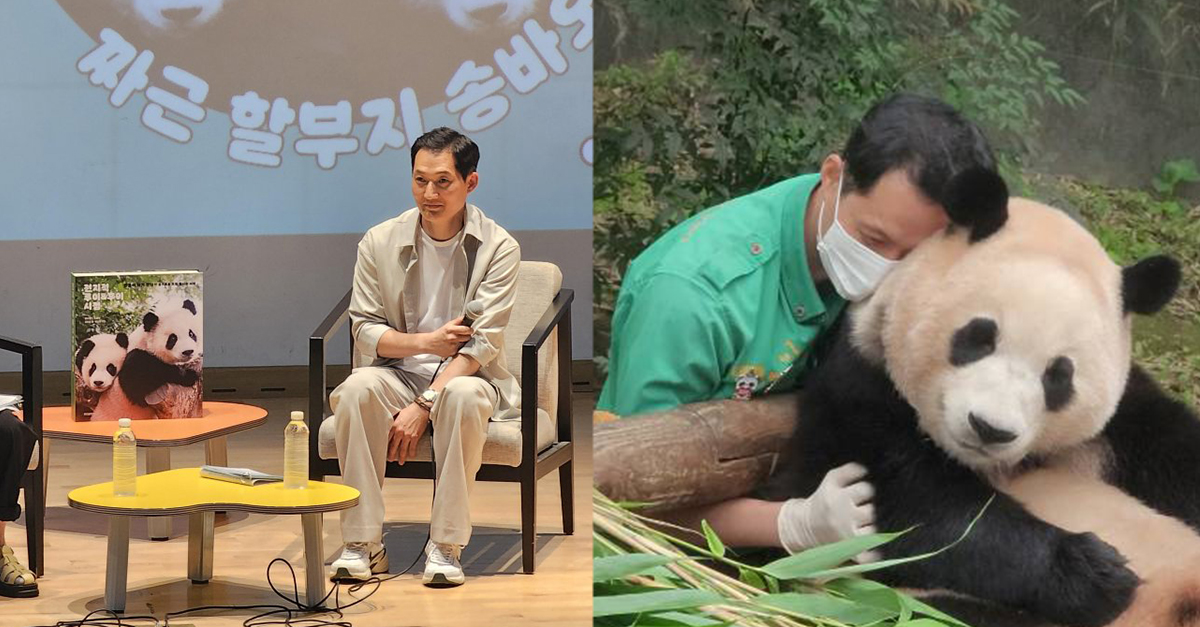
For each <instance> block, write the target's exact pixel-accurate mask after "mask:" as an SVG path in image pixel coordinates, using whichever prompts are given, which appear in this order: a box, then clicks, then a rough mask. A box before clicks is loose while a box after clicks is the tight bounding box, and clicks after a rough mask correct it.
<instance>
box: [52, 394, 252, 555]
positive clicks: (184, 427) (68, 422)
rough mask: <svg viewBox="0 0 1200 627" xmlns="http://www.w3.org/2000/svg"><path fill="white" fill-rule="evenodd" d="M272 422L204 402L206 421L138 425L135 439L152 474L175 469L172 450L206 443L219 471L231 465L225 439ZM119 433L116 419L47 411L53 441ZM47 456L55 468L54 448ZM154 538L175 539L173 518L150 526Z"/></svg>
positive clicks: (248, 409)
mask: <svg viewBox="0 0 1200 627" xmlns="http://www.w3.org/2000/svg"><path fill="white" fill-rule="evenodd" d="M266 421H267V410H265V409H263V408H261V407H255V406H253V405H245V404H242V403H223V402H219V401H205V402H204V416H202V417H200V418H171V419H169V420H135V421H133V435H134V436H136V437H137V444H138V447H139V448H145V449H146V474H149V473H152V472H160V471H163V470H170V469H171V447H172V446H186V445H188V444H199V443H200V442H203V443H204V461H205V463H206V464H210V465H213V466H228V465H229V451H228V448H227V442H226V440H225V437H226V436H228V435H230V434H233V433H237V432H239V431H246V430H249V429H253V428H255V427H257V426H259V425H261V424H263V423H265V422H266ZM116 430H117V423H116V421H115V420H104V421H100V422H77V421H75V420H74V419H73V417H72V415H71V407H70V406H69V405H66V406H58V407H47V408H45V409H44V410H42V434H43V435H44V436H45V437H47V438H53V439H59V440H76V441H80V442H97V443H100V444H110V445H111V444H112V437H113V433H115V432H116ZM45 448H46V450H44V451H42V460H43V464H45V465H44V466H43V467H44V468H47V469H48V468H49V463H48V460H49V448H50V447H48V446H47V447H45ZM147 526H148V528H149V531H150V539H152V540H166V539H167V538H169V537H170V536H171V519H170V518H167V517H152V518H150V519H149V520H148V521H147Z"/></svg>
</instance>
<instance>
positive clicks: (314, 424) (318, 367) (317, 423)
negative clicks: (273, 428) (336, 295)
mask: <svg viewBox="0 0 1200 627" xmlns="http://www.w3.org/2000/svg"><path fill="white" fill-rule="evenodd" d="M351 294H353V290H349V291H347V292H346V295H345V296H343V297H342V300H341V301H339V302H338V304H337V305H334V307H333V309H332V310H330V312H329V314H328V315H326V316H325V319H324V320H322V321H321V324H320V325H318V326H317V328H316V330H314V331H313V332H312V333H311V334H310V335H309V337H308V468H309V475H310V476H311V475H313V474H315V473H316V469H317V468H318V467H319V466H320V462H321V458H320V456H319V455H318V453H317V432H318V431H320V429H321V421H322V420H324V419H325V374H326V371H325V343H326V342H328V341H329V338H331V337H333V334H334V333H337V331H338V329H340V328H341V327H342V325H344V324H346V320H347V319H349V317H350V296H351ZM318 474H319V473H318Z"/></svg>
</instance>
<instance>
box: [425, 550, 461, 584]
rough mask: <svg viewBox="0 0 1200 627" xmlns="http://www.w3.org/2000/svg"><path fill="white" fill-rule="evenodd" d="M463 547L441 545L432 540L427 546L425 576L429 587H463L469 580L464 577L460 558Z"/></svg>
mask: <svg viewBox="0 0 1200 627" xmlns="http://www.w3.org/2000/svg"><path fill="white" fill-rule="evenodd" d="M461 554H462V547H460V546H458V545H457V544H439V543H435V542H434V541H432V540H430V541H429V543H428V544H426V545H425V555H426V557H425V576H424V577H423V578H422V580H423V581H424V582H425V585H427V586H461V585H462V583H463V582H464V581H466V580H467V578H466V577H465V576H463V569H462V564H460V563H458V557H459V555H461Z"/></svg>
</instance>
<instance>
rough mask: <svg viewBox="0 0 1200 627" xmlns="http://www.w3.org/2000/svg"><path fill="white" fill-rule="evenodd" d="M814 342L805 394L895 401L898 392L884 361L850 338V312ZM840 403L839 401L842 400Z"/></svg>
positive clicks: (847, 399)
mask: <svg viewBox="0 0 1200 627" xmlns="http://www.w3.org/2000/svg"><path fill="white" fill-rule="evenodd" d="M841 318H842V319H841V321H840V322H839V323H838V324H837V325H836V326H835V327H834V328H833V329H831V332H830V333H829V334H828V335H827V336H826V337H825V338H824V339H822V340H821V341H819V342H817V343H816V344H814V346H813V354H812V357H813V362H812V371H811V372H810V373H809V376H808V377H807V378H806V380H805V388H807V390H806V394H805V396H810V397H812V396H816V397H825V398H827V399H831V400H834V401H835V402H836V401H845V402H848V403H853V404H861V403H866V404H874V403H883V404H891V403H894V402H895V401H896V400H897V399H898V398H899V395H898V393H897V392H896V387H895V385H894V384H893V383H892V380H891V378H889V377H888V374H887V369H886V368H885V366H884V364H882V363H876V362H873V361H871V360H869V359H867V357H866V356H865V355H863V353H862V351H860V350H859V349H858V347H856V346H855V345H854V342H853V341H852V340H851V335H850V329H851V326H852V325H851V321H850V320H849V319H848V318H849V316H848V315H845V316H842V317H841ZM839 404H840V403H839Z"/></svg>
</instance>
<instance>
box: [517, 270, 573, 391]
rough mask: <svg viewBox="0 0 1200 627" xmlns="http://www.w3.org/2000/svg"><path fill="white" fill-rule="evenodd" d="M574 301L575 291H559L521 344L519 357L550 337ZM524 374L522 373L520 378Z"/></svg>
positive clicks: (539, 345) (568, 312)
mask: <svg viewBox="0 0 1200 627" xmlns="http://www.w3.org/2000/svg"><path fill="white" fill-rule="evenodd" d="M573 300H575V290H569V289H561V290H558V294H556V295H555V296H554V300H553V301H551V303H550V306H549V307H547V308H546V312H545V313H543V314H542V317H541V319H539V320H538V323H537V324H536V325H534V327H533V330H532V331H530V332H529V337H527V338H525V341H524V342H522V343H521V357H522V359H524V357H525V355H526V354H528V353H529V351H530V350H531V349H532V350H533V351H534V352H536V351H537V349H539V348H541V347H542V344H544V343H545V342H546V338H548V337H550V333H551V332H552V331H554V327H556V326H558V324H559V323H560V322H562V319H563V316H565V315H568V314H570V313H571V301H573ZM523 376H524V373H522V377H523ZM522 380H524V379H522Z"/></svg>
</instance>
